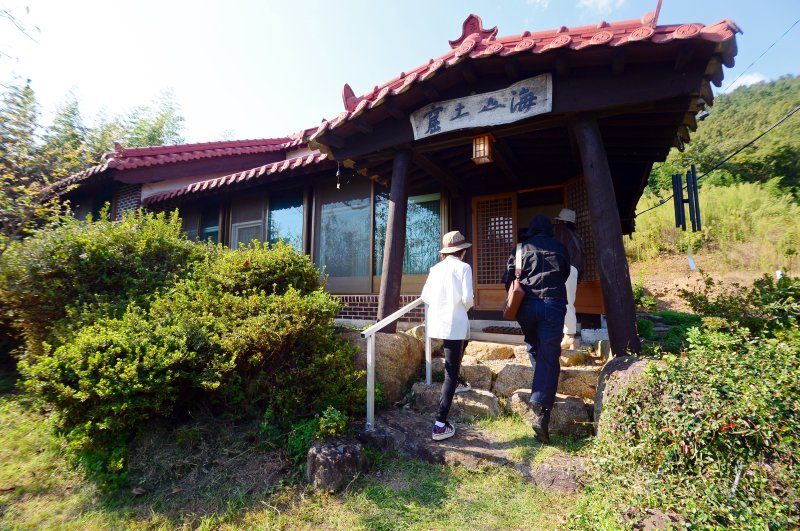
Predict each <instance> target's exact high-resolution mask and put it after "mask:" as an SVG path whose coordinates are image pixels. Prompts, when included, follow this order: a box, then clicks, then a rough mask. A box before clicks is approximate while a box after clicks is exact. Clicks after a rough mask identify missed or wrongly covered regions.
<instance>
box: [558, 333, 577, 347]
mask: <svg viewBox="0 0 800 531" xmlns="http://www.w3.org/2000/svg"><path fill="white" fill-rule="evenodd" d="M574 349H575V334H564V337H563V339H561V350H574Z"/></svg>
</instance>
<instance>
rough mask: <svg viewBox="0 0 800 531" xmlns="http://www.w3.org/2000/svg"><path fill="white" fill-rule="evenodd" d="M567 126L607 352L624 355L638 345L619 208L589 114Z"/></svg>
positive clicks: (637, 349) (594, 122) (639, 347)
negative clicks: (583, 195) (596, 270)
mask: <svg viewBox="0 0 800 531" xmlns="http://www.w3.org/2000/svg"><path fill="white" fill-rule="evenodd" d="M571 127H572V132H573V134H574V136H575V140H576V142H577V144H578V150H579V151H580V155H581V163H582V165H583V176H584V180H585V182H586V191H587V193H588V196H589V215H590V218H591V221H592V236H593V238H594V248H595V255H596V257H597V262H598V264H599V266H600V285H601V287H602V290H603V300H604V303H605V308H606V317H607V320H608V337H609V340H610V342H611V351H612V352H613V353H614V354H615V355H616V356H624V355H625V354H626V353H628V352H630V353H633V354H641V352H642V345H641V342H640V341H639V334H638V333H637V330H636V305H635V304H634V302H633V290H632V288H631V277H630V273H629V272H628V260H627V259H626V258H625V249H624V247H623V246H622V226H621V225H620V221H619V209H618V208H617V198H616V196H615V195H614V183H613V181H612V180H611V170H610V169H609V167H608V158H607V157H606V151H605V147H604V146H603V138H602V137H601V135H600V128H599V127H598V125H597V120H596V119H595V117H594V116H591V115H578V116H576V117H575V118H574V119H573V120H572V123H571Z"/></svg>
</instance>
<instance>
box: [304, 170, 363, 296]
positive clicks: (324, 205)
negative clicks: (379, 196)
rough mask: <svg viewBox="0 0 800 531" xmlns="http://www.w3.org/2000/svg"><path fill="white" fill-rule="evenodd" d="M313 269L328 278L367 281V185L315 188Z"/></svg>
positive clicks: (328, 185) (329, 185) (330, 184)
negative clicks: (353, 278) (359, 278)
mask: <svg viewBox="0 0 800 531" xmlns="http://www.w3.org/2000/svg"><path fill="white" fill-rule="evenodd" d="M317 204H318V207H317V208H318V210H317V216H316V218H317V221H316V223H317V226H318V230H317V234H318V237H317V242H316V248H317V249H316V251H317V252H316V262H317V265H318V266H320V267H322V266H325V272H326V273H327V274H328V275H329V276H330V277H332V278H333V277H364V279H365V280H366V281H367V282H368V281H369V280H368V279H369V255H370V217H371V212H370V183H369V181H367V180H364V181H359V182H350V183H347V184H344V185H342V187H341V189H340V190H337V189H336V186H335V183H333V182H331V183H328V184H326V185H321V186H320V187H319V200H318V201H317Z"/></svg>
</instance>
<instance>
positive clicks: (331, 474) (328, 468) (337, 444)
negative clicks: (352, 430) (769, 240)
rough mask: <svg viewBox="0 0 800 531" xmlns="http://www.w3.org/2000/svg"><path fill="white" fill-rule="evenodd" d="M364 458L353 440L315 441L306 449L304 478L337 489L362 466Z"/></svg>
mask: <svg viewBox="0 0 800 531" xmlns="http://www.w3.org/2000/svg"><path fill="white" fill-rule="evenodd" d="M366 464H367V458H366V455H365V454H364V453H363V451H362V448H361V445H360V444H359V443H357V442H354V441H343V440H338V441H331V440H326V441H317V442H316V443H314V444H313V445H312V446H311V448H310V449H309V450H308V456H307V458H306V479H307V481H308V483H309V484H311V486H313V487H314V488H315V489H319V490H327V491H331V492H338V491H340V490H342V489H343V488H345V487H346V486H347V485H348V484H350V482H351V481H353V479H354V478H355V477H356V476H357V475H358V474H359V473H360V472H363V471H364V470H365V469H366Z"/></svg>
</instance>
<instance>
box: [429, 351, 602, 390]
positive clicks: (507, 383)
mask: <svg viewBox="0 0 800 531" xmlns="http://www.w3.org/2000/svg"><path fill="white" fill-rule="evenodd" d="M431 361H432V372H433V378H434V381H442V380H443V379H444V358H433V359H432V360H431ZM602 368H603V367H602V364H601V363H597V364H594V365H578V366H573V367H564V366H562V367H561V375H560V376H559V380H558V392H559V393H562V394H565V395H574V396H579V397H581V398H583V399H586V400H594V397H595V393H596V392H597V385H598V379H599V377H600V371H601V370H602ZM460 376H461V378H462V379H464V380H466V381H467V382H469V384H470V385H471V386H472V387H473V388H475V389H481V390H485V391H491V392H492V393H494V394H495V395H497V396H502V397H506V398H508V397H510V396H511V394H512V393H513V392H514V391H516V390H517V389H524V388H528V389H530V386H531V383H532V382H533V367H532V366H531V364H530V361H529V360H528V357H527V355H526V356H525V358H514V359H504V360H487V361H484V362H482V363H472V362H466V363H464V362H462V364H461V372H460Z"/></svg>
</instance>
